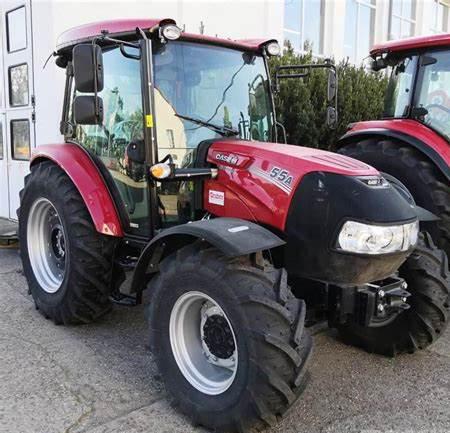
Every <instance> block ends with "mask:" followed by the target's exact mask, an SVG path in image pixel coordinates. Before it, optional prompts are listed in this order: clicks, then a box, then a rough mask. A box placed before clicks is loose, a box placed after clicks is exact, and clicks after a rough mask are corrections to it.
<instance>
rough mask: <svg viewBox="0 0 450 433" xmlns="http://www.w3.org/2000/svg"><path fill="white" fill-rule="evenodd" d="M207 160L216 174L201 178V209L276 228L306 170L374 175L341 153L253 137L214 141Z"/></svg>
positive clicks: (282, 226)
mask: <svg viewBox="0 0 450 433" xmlns="http://www.w3.org/2000/svg"><path fill="white" fill-rule="evenodd" d="M207 160H208V162H210V163H213V164H216V165H217V166H218V167H219V175H218V177H217V178H216V179H213V180H208V181H206V182H205V188H204V197H203V199H204V208H205V210H207V211H208V212H210V213H211V214H214V215H217V216H223V217H236V218H243V219H246V220H250V221H255V222H258V223H260V224H266V225H269V226H271V227H274V228H277V229H279V230H281V231H283V230H284V228H285V224H286V219H287V215H288V211H289V208H290V204H291V200H292V198H293V195H294V193H295V191H296V189H297V186H298V184H299V183H300V181H301V180H302V178H303V176H305V175H306V174H308V173H310V172H313V171H315V172H317V171H318V172H331V173H337V174H342V175H347V176H370V175H372V176H373V175H378V171H377V170H375V169H374V168H372V167H370V166H369V165H367V164H365V163H363V162H360V161H356V160H354V159H351V158H348V157H343V156H342V155H337V154H333V153H330V152H325V151H322V150H318V149H311V148H306V147H300V146H292V145H286V144H276V143H264V142H255V141H252V142H250V141H239V140H223V141H220V140H219V141H217V142H215V143H214V144H212V146H211V147H210V149H209V152H208V158H207Z"/></svg>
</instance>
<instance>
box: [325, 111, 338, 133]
mask: <svg viewBox="0 0 450 433" xmlns="http://www.w3.org/2000/svg"><path fill="white" fill-rule="evenodd" d="M327 126H328V127H329V128H331V129H335V128H336V126H337V111H336V108H334V107H328V108H327Z"/></svg>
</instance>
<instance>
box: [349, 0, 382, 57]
mask: <svg viewBox="0 0 450 433" xmlns="http://www.w3.org/2000/svg"><path fill="white" fill-rule="evenodd" d="M375 9H376V3H375V0H347V3H346V9H345V35H344V52H345V56H346V57H348V59H349V60H350V61H351V62H352V63H360V62H361V61H362V60H363V59H364V58H365V57H367V56H368V55H369V51H370V48H371V47H372V45H373V35H374V32H375Z"/></svg>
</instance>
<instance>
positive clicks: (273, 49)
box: [266, 41, 281, 56]
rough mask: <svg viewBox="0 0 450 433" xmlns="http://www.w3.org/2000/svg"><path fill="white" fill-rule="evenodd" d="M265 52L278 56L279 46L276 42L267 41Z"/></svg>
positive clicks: (279, 52)
mask: <svg viewBox="0 0 450 433" xmlns="http://www.w3.org/2000/svg"><path fill="white" fill-rule="evenodd" d="M266 52H267V54H268V55H269V56H279V55H280V54H281V47H280V44H279V43H278V42H275V41H273V42H269V43H268V44H267V45H266Z"/></svg>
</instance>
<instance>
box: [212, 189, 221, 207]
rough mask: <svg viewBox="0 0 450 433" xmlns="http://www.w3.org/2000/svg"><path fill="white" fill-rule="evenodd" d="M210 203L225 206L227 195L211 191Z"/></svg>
mask: <svg viewBox="0 0 450 433" xmlns="http://www.w3.org/2000/svg"><path fill="white" fill-rule="evenodd" d="M208 201H209V203H211V204H217V205H219V206H224V205H225V193H224V192H222V191H214V190H213V189H210V190H209V196H208Z"/></svg>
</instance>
